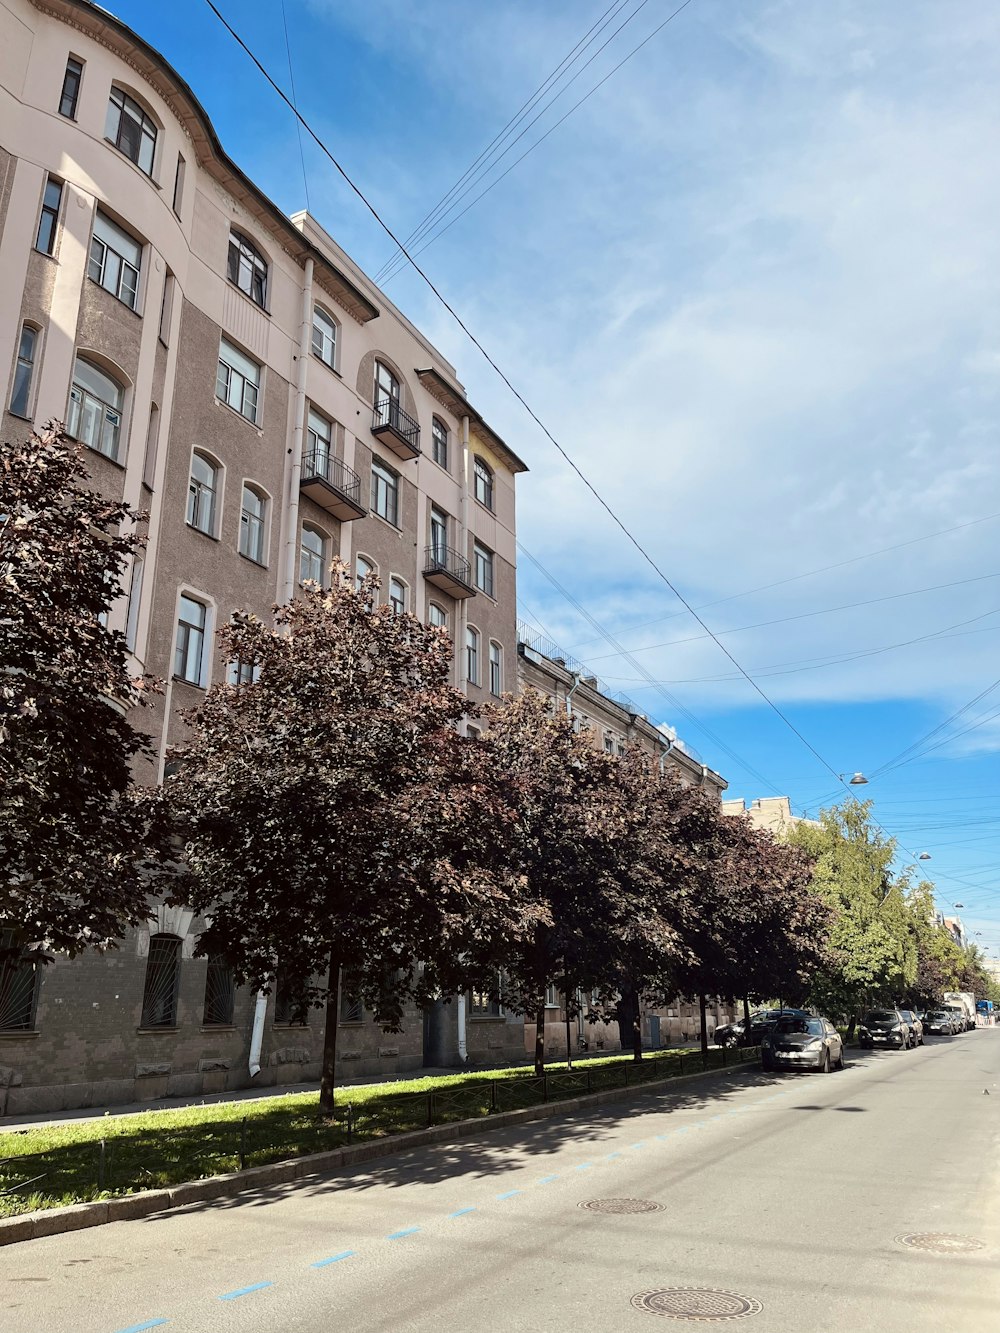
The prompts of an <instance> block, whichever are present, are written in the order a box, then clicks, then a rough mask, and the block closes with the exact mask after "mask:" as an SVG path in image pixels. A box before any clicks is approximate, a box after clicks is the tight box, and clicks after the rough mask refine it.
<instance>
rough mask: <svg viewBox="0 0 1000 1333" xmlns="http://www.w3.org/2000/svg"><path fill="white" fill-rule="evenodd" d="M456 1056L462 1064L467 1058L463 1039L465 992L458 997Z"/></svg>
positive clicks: (467, 1052) (465, 1044) (466, 1047)
mask: <svg viewBox="0 0 1000 1333" xmlns="http://www.w3.org/2000/svg"><path fill="white" fill-rule="evenodd" d="M457 998H458V1012H457V1018H458V1058H459V1061H460V1062H461V1063H462V1064H463V1065H464V1064H465V1063H466V1061H467V1060H468V1058H469V1048H468V1043H467V1042H466V1040H465V992H464V991H463V992H462V994H461V995H459V996H458V997H457Z"/></svg>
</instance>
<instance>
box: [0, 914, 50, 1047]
mask: <svg viewBox="0 0 1000 1333" xmlns="http://www.w3.org/2000/svg"><path fill="white" fill-rule="evenodd" d="M41 979H42V978H41V966H40V964H39V962H38V960H37V959H36V958H33V957H32V956H31V954H29V953H27V952H25V951H23V950H17V949H15V948H14V932H13V931H12V930H0V1032H30V1031H31V1030H32V1029H33V1028H34V1026H35V1007H36V1005H37V1003H38V988H39V986H40V985H41Z"/></svg>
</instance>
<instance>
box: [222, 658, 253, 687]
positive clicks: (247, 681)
mask: <svg viewBox="0 0 1000 1333" xmlns="http://www.w3.org/2000/svg"><path fill="white" fill-rule="evenodd" d="M259 680H260V663H259V662H243V661H239V660H237V661H235V662H230V663H229V665H228V667H227V668H226V684H227V685H256V684H257V682H258V681H259Z"/></svg>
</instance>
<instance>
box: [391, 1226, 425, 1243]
mask: <svg viewBox="0 0 1000 1333" xmlns="http://www.w3.org/2000/svg"><path fill="white" fill-rule="evenodd" d="M419 1230H420V1228H419V1227H403V1229H402V1231H390V1232H389V1234H388V1236H386V1240H399V1238H400V1237H401V1236H412V1235H413V1233H414V1232H415V1231H419Z"/></svg>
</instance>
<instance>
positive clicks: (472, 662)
mask: <svg viewBox="0 0 1000 1333" xmlns="http://www.w3.org/2000/svg"><path fill="white" fill-rule="evenodd" d="M465 678H466V680H467V681H468V682H469V684H470V685H478V684H479V631H478V630H477V629H473V628H472V626H471V625H468V626H466V630H465Z"/></svg>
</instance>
